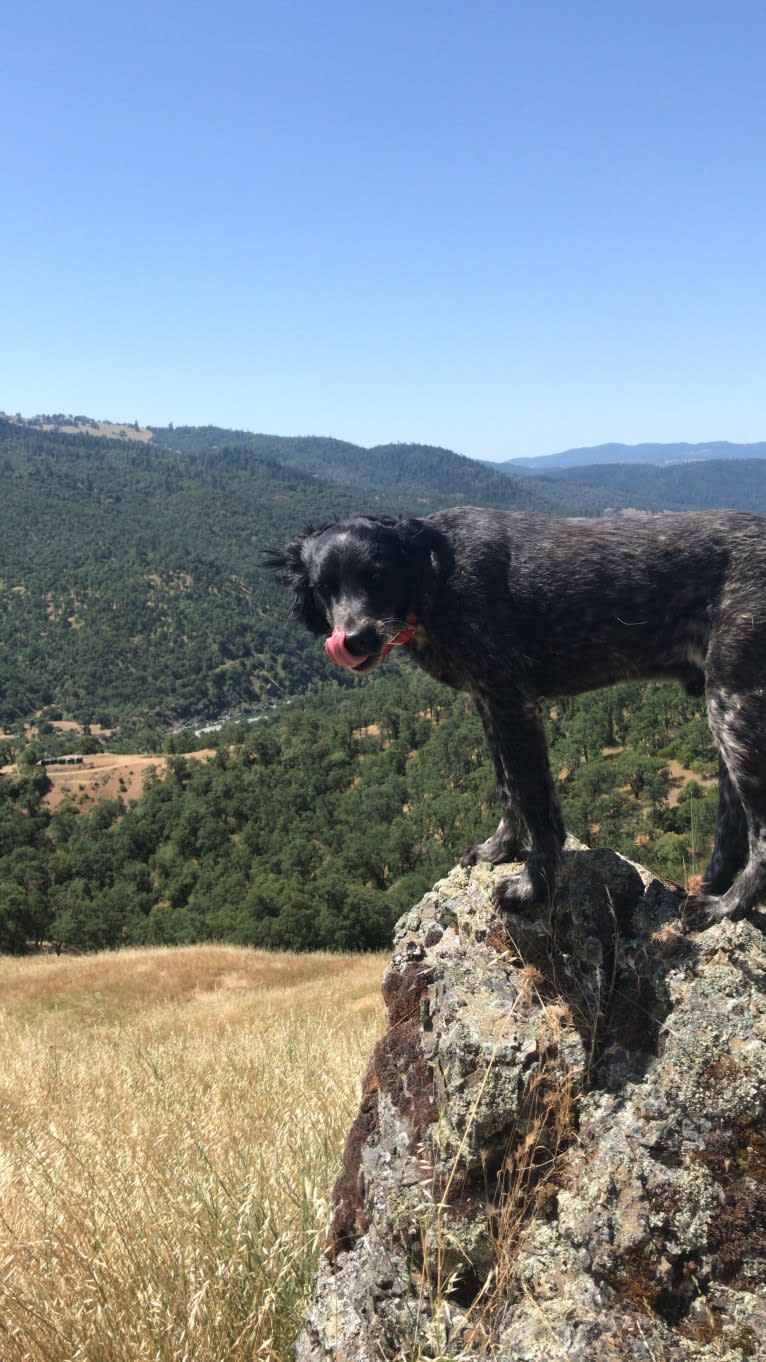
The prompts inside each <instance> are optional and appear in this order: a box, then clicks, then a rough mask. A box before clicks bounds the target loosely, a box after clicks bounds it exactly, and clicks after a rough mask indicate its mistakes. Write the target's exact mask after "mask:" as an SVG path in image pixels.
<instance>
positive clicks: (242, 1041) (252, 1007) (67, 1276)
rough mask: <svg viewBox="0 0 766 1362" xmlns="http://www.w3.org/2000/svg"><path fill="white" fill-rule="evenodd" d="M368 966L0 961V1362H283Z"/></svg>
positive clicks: (251, 957) (369, 987) (335, 1147)
mask: <svg viewBox="0 0 766 1362" xmlns="http://www.w3.org/2000/svg"><path fill="white" fill-rule="evenodd" d="M383 965H384V958H383V957H382V956H340V955H329V954H322V955H290V954H270V953H267V952H263V951H251V950H247V949H240V948H237V947H228V946H193V947H186V948H172V949H159V950H133V951H123V952H117V953H111V954H101V955H93V956H82V957H79V958H72V957H60V958H56V957H47V956H36V957H31V958H24V959H20V960H19V959H12V958H9V957H0V1362H138V1360H139V1359H141V1360H142V1362H143V1359H147V1360H150V1362H245V1359H247V1362H252V1359H254V1358H265V1359H277V1358H280V1359H282V1358H285V1359H286V1358H287V1357H288V1356H289V1349H290V1345H291V1344H292V1342H293V1340H294V1338H295V1334H296V1332H297V1329H298V1327H299V1321H300V1314H301V1310H302V1307H303V1305H304V1303H305V1300H306V1297H307V1294H308V1291H309V1289H310V1285H311V1277H312V1274H313V1271H314V1269H315V1266H316V1262H317V1255H318V1253H319V1252H320V1249H321V1242H322V1234H323V1228H324V1224H325V1221H326V1218H327V1211H328V1199H329V1192H330V1189H331V1186H332V1181H333V1178H334V1175H335V1171H336V1169H337V1166H338V1163H339V1159H340V1154H341V1150H342V1144H343V1138H344V1135H345V1132H346V1130H347V1128H348V1124H349V1121H350V1119H351V1117H352V1116H353V1113H354V1111H355V1108H356V1103H357V1098H358V1092H359V1081H360V1079H361V1076H362V1072H363V1070H364V1067H365V1065H366V1062H367V1059H368V1057H369V1054H370V1051H371V1048H372V1046H373V1044H374V1041H375V1039H376V1037H377V1035H379V1034H380V1031H381V1029H382V1014H381V1005H380V989H379V983H380V976H381V973H382V969H383Z"/></svg>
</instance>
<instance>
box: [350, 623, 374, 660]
mask: <svg viewBox="0 0 766 1362" xmlns="http://www.w3.org/2000/svg"><path fill="white" fill-rule="evenodd" d="M344 641H345V644H346V647H347V649H348V651H349V652H350V653H351V656H352V657H358V658H359V659H360V660H361V659H362V658H365V657H369V655H370V653H373V652H375V649H376V648H377V647H378V637H377V634H376V633H375V630H374V629H373V628H372V626H371V625H369V624H365V625H362V627H361V628H360V629H353V630H352V631H351V633H350V634H346V637H345V640H344Z"/></svg>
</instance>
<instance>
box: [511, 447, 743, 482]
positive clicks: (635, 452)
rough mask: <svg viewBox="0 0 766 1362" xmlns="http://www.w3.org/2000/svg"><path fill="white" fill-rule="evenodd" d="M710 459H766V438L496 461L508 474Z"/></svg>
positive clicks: (582, 450)
mask: <svg viewBox="0 0 766 1362" xmlns="http://www.w3.org/2000/svg"><path fill="white" fill-rule="evenodd" d="M708 459H766V441H764V440H761V441H759V442H757V443H756V444H751V445H740V444H732V443H731V442H730V441H729V440H711V441H708V442H707V443H706V444H696V445H693V444H685V443H679V444H638V445H623V444H605V445H584V446H583V447H582V448H579V449H565V450H562V451H561V453H559V454H538V455H535V456H533V457H532V458H529V459H505V460H504V461H503V462H502V463H496V464H494V467H495V468H501V469H503V471H504V472H509V473H534V474H539V473H548V472H551V471H552V470H553V469H558V468H583V467H587V466H588V465H593V464H609V463H623V464H624V463H642V464H651V465H653V466H655V467H657V466H659V467H666V466H669V465H672V464H679V463H696V462H701V461H706V460H708Z"/></svg>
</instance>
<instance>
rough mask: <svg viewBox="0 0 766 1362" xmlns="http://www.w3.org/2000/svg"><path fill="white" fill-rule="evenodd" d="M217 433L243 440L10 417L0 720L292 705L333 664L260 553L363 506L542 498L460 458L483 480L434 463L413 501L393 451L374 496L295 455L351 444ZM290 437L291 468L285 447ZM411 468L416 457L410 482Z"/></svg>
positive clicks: (5, 427)
mask: <svg viewBox="0 0 766 1362" xmlns="http://www.w3.org/2000/svg"><path fill="white" fill-rule="evenodd" d="M218 433H220V435H221V436H222V437H224V436H225V437H227V438H229V440H230V443H229V444H225V443H224V444H223V445H218V444H217V442H216V441H215V440H212V439H210V438H209V432H208V433H206V434H205V435H204V437H203V436H202V435H199V433H198V434H195V433H194V432H186V435H185V438H184V433H183V432H173V436H174V438H175V439H176V443H177V446H178V448H177V449H171V448H169V447H168V446H167V445H161V444H159V443H157V442H154V441H153V442H151V443H139V442H137V441H132V440H125V439H124V438H123V439H121V440H112V439H103V438H99V437H98V436H93V435H90V434H85V433H78V434H62V433H60V432H49V431H45V430H42V429H40V428H39V427H36V426H31V425H26V424H23V423H20V422H16V421H0V470H1V471H2V477H3V497H2V501H1V502H0V582H1V583H2V590H1V593H0V602H1V604H2V610H1V611H0V723H3V724H4V725H6V726H8V725H15V724H17V723H18V722H19V721H20V720H21V719H24V718H27V717H29V716H30V715H31V714H33V713H35V712H36V711H38V710H39V709H41V708H43V707H45V706H51V705H52V706H57V707H60V708H61V709H63V711H64V712H65V713H66V714H67V715H68V716H70V717H73V718H79V719H82V720H85V721H92V720H101V721H106V722H107V723H113V722H118V723H120V724H122V725H125V724H126V723H129V722H130V721H131V720H136V721H140V722H141V723H146V722H148V723H149V724H150V725H154V726H156V727H159V728H163V729H166V728H167V727H169V726H170V725H171V724H173V723H177V722H182V721H189V720H192V719H195V718H204V717H209V716H215V715H218V714H220V713H222V712H224V711H226V710H231V709H234V710H236V709H241V708H243V707H252V706H253V705H255V704H257V703H259V702H262V701H270V700H275V699H282V698H284V697H285V696H287V695H290V694H294V693H296V692H299V691H302V690H304V689H305V688H306V686H307V685H308V684H310V683H311V682H312V681H322V680H326V679H328V678H329V676H330V670H331V669H330V664H329V663H327V662H326V661H325V660H324V656H323V654H322V651H321V649H317V647H316V643H315V640H313V639H312V638H310V636H309V635H307V634H306V633H305V632H304V631H302V630H299V629H296V628H294V627H292V626H290V625H289V624H288V621H287V613H288V601H287V599H286V597H285V596H284V593H282V592H280V591H278V590H277V588H276V587H275V586H274V585H273V584H272V582H271V579H270V577H269V576H268V574H267V573H265V572H263V571H262V570H261V569H260V566H259V564H260V560H261V557H262V554H263V551H264V549H265V548H267V547H269V546H273V545H275V544H280V543H283V542H284V541H285V539H287V538H290V537H292V536H293V535H294V534H295V531H296V529H297V528H298V527H300V526H302V525H303V524H305V523H306V522H307V521H313V522H321V521H322V520H325V519H332V518H333V517H334V516H336V515H337V514H342V513H345V512H348V511H350V510H353V509H365V510H372V511H375V510H379V511H390V512H406V513H413V512H414V513H427V512H428V511H430V510H434V509H436V508H437V507H439V506H444V505H449V504H451V503H452V502H455V501H462V500H466V499H470V500H473V501H478V502H483V503H484V504H500V505H504V506H514V505H515V504H516V495H517V491H518V488H519V487H523V488H524V489H525V490H524V496H523V499H522V504H523V505H524V506H536V507H538V508H539V507H545V506H546V505H547V503H546V501H545V499H544V498H543V497H541V496H539V495H538V494H537V493H536V491H535V489H534V488H533V487H527V485H526V484H524V483H523V482H520V481H519V480H518V479H511V480H509V479H507V478H506V477H504V476H503V475H501V474H490V475H487V474H486V473H485V471H484V470H482V469H481V467H480V465H471V464H470V461H469V460H458V456H457V455H454V456H451V457H452V458H453V459H455V460H457V461H458V463H459V464H460V465H461V466H462V464H466V465H468V466H469V467H475V468H476V469H477V471H478V480H477V483H476V485H473V486H471V485H470V483H469V482H468V481H465V480H464V481H463V482H460V480H459V479H457V478H455V479H453V481H452V485H451V486H450V487H449V488H447V489H444V488H442V487H441V486H440V479H441V472H442V466H441V462H440V460H437V461H436V464H429V463H428V461H426V463H425V464H424V466H423V468H422V473H421V477H420V480H419V486H418V494H417V496H415V495H414V492H411V491H408V490H407V485H406V479H404V478H403V477H402V478H399V479H398V480H397V479H395V478H394V477H393V476H392V477H391V479H390V481H389V480H388V478H387V475H386V472H385V469H386V467H387V466H388V465H386V464H385V461H383V462H382V463H381V464H380V469H379V471H380V482H381V486H382V487H384V488H385V489H386V490H380V489H376V488H374V487H371V486H368V487H366V488H365V490H364V493H363V494H362V492H361V490H360V488H359V487H357V488H356V489H352V488H350V487H348V486H343V485H341V483H340V482H339V481H338V480H337V478H334V479H333V480H332V481H328V480H325V479H324V478H320V477H318V476H317V474H316V469H315V468H314V467H313V466H312V464H311V458H310V457H309V456H310V448H309V449H308V450H307V452H306V458H307V460H308V467H307V468H300V467H298V466H297V465H298V462H299V459H298V453H299V450H298V448H297V447H298V446H302V445H306V446H308V447H313V446H314V445H315V444H316V445H322V446H327V445H341V442H332V441H305V442H304V441H292V442H290V441H285V442H280V441H276V442H274V441H271V446H273V447H272V449H271V452H269V451H268V450H267V449H265V448H260V449H259V448H257V447H256V445H257V442H258V440H259V439H260V438H262V437H252V440H251V442H250V443H249V444H248V442H247V441H245V442H244V443H241V444H239V445H237V444H236V443H234V442H233V441H234V440H235V436H234V435H232V433H231V432H216V434H218ZM184 445H185V446H186V447H184ZM288 445H289V446H290V454H289V460H288V462H289V463H290V464H291V465H292V466H289V467H288V466H287V463H286V462H285V461H284V460H282V461H279V460H278V459H277V457H276V454H277V453H278V452H281V453H283V454H284V453H285V449H286V448H287V446H288ZM343 448H345V449H349V448H350V449H351V450H354V448H355V447H353V446H343ZM442 453H443V452H442ZM416 463H417V459H416V456H415V455H414V454H411V456H410V465H411V469H412V472H411V474H410V476H411V477H412V478H413V479H414V478H415V472H414V468H415V465H416ZM352 466H353V459H349V460H348V462H347V467H348V468H351V467H352ZM448 481H449V479H448Z"/></svg>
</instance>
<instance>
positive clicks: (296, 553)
mask: <svg viewBox="0 0 766 1362" xmlns="http://www.w3.org/2000/svg"><path fill="white" fill-rule="evenodd" d="M311 538H312V535H311V533H307V534H299V535H298V537H297V539H293V540H291V541H290V543H289V544H285V547H284V548H283V549H270V550H269V551H268V553H266V554H265V555H264V557H263V560H262V564H263V567H265V568H268V569H269V571H271V572H273V573H274V576H275V577H276V579H277V582H278V583H279V585H280V586H284V587H287V589H288V591H292V593H293V606H292V610H291V612H290V613H291V614H292V616H293V618H294V619H297V620H300V622H301V624H305V626H306V628H307V629H311V631H312V632H313V633H315V634H324V633H326V632H327V619H326V617H325V614H324V611H323V610H322V608H321V606H320V605H319V603H318V601H317V599H316V596H315V595H314V592H313V591H312V589H311V587H310V585H309V574H308V563H307V561H306V555H305V550H306V544H307V543H308V541H309V540H310V539H311Z"/></svg>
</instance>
